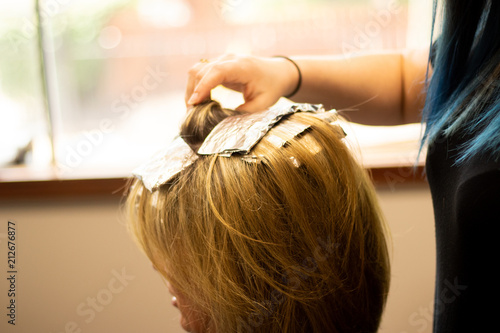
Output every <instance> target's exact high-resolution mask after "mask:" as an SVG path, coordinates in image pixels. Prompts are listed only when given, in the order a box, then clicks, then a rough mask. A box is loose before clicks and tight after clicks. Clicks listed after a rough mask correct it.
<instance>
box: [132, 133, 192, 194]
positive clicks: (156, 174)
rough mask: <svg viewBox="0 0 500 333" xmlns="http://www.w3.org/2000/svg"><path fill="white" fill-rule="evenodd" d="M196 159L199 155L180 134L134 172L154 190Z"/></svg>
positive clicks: (145, 185) (147, 186) (146, 185)
mask: <svg viewBox="0 0 500 333" xmlns="http://www.w3.org/2000/svg"><path fill="white" fill-rule="evenodd" d="M196 159H198V155H196V153H195V152H194V151H193V150H192V149H191V147H189V145H188V144H187V143H186V142H185V141H184V140H183V139H182V138H181V137H180V136H178V137H177V138H175V139H174V141H172V143H170V145H169V146H168V147H167V148H165V149H163V150H161V151H159V152H158V153H156V154H155V155H154V156H153V157H152V158H151V160H149V161H148V162H146V163H144V164H143V165H141V166H140V167H138V168H137V169H135V170H134V171H133V172H132V174H133V175H134V176H135V177H137V178H139V179H140V180H142V183H143V184H144V187H146V188H147V189H148V190H149V191H150V192H153V191H155V190H156V189H157V188H158V187H160V186H161V185H163V184H166V183H168V182H169V181H170V180H172V178H173V177H174V176H175V175H176V174H178V173H179V172H181V171H182V170H184V169H185V168H187V167H188V166H189V165H191V164H192V163H193V162H194V161H196Z"/></svg>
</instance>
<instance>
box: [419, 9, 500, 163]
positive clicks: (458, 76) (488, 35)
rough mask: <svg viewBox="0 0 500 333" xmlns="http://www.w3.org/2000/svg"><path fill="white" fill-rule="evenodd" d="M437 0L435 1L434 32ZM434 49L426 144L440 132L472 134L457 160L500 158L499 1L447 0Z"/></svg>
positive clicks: (425, 108) (459, 161)
mask: <svg viewBox="0 0 500 333" xmlns="http://www.w3.org/2000/svg"><path fill="white" fill-rule="evenodd" d="M437 2H438V0H434V10H433V30H432V31H433V34H434V22H435V21H436V11H437V10H436V8H437ZM443 15H444V16H443V26H442V31H441V34H440V36H439V37H438V39H437V42H436V47H435V48H432V49H433V50H434V51H435V52H434V54H433V59H434V61H433V74H432V78H431V80H430V83H429V85H428V89H427V98H426V103H425V107H424V111H423V119H422V120H423V122H426V123H427V126H426V129H425V132H424V135H423V138H422V146H423V145H425V144H432V143H433V142H434V141H435V140H436V139H437V138H438V137H439V136H440V135H441V134H443V135H444V136H445V137H447V136H450V135H452V134H453V135H463V136H464V137H466V138H467V137H468V138H471V139H469V140H467V141H466V142H465V144H464V145H463V146H461V147H460V148H459V149H460V152H459V157H458V159H457V163H462V162H464V161H466V160H467V159H469V158H471V157H473V156H477V155H481V156H486V157H488V158H493V159H494V160H498V159H499V157H500V1H491V0H448V1H445V3H444V7H443Z"/></svg>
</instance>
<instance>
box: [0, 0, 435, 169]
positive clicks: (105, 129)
mask: <svg viewBox="0 0 500 333" xmlns="http://www.w3.org/2000/svg"><path fill="white" fill-rule="evenodd" d="M36 3H37V1H28V0H9V1H3V2H2V3H1V4H0V22H1V23H0V48H1V50H2V57H1V58H0V126H1V127H0V129H1V131H0V142H1V145H2V149H1V151H0V164H1V166H3V167H5V166H14V165H27V166H31V167H35V168H38V167H51V165H52V157H51V156H52V153H51V151H52V149H53V152H54V154H53V156H54V157H53V160H54V162H55V166H56V169H57V170H58V171H59V173H61V174H63V175H65V176H67V177H71V175H73V174H77V173H78V172H80V171H81V170H88V169H94V170H100V171H99V172H101V173H103V174H110V175H111V174H120V175H121V174H124V173H125V174H128V173H129V172H130V170H131V169H132V168H133V167H134V166H136V165H137V164H138V163H140V162H141V161H143V160H144V159H145V158H147V157H148V156H150V155H151V154H152V153H153V152H154V151H156V150H158V149H159V148H160V147H162V146H164V145H165V143H166V142H168V141H170V139H171V138H172V137H173V136H174V135H175V134H176V133H177V132H178V124H179V121H180V119H181V118H182V116H183V112H184V88H185V85H186V80H187V75H186V73H187V70H188V69H189V68H190V67H191V66H192V65H193V64H194V63H195V62H197V61H198V60H199V59H200V58H214V57H217V56H219V55H221V54H223V53H225V52H237V53H252V54H256V55H276V54H286V55H297V54H311V55H313V54H314V55H319V54H343V55H346V56H347V55H348V54H352V53H358V52H363V51H367V50H371V49H396V48H404V47H425V46H427V45H428V43H429V36H430V33H429V31H430V14H431V10H430V6H429V3H430V1H417V0H409V1H398V0H338V1H332V0H252V1H247V0H209V1H206V0H127V1H125V0H108V1H98V0H40V1H39V4H38V7H36ZM35 8H38V13H39V16H40V27H41V32H42V36H43V38H42V40H41V43H39V40H40V39H39V34H38V28H37V27H38V23H37V19H36V18H37V15H36V14H35V13H36V11H35ZM422 27H427V28H429V29H426V28H425V29H423V28H422ZM42 55H43V57H42ZM42 60H43V61H42ZM43 73H45V76H44V75H43ZM215 94H216V95H215V96H216V97H218V98H219V99H222V100H223V103H224V105H225V106H236V105H238V104H239V102H240V100H241V96H238V95H236V94H231V93H229V92H227V91H226V90H217V91H216V92H215Z"/></svg>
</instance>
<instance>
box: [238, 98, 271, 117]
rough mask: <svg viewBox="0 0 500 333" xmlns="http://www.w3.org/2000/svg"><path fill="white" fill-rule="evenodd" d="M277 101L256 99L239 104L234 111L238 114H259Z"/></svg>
mask: <svg viewBox="0 0 500 333" xmlns="http://www.w3.org/2000/svg"><path fill="white" fill-rule="evenodd" d="M277 101H278V100H271V99H266V98H256V99H252V100H249V101H245V103H243V104H241V105H240V106H238V107H237V108H236V111H240V112H250V113H252V112H259V111H264V110H266V109H267V108H269V107H270V106H272V105H273V104H274V103H276V102H277Z"/></svg>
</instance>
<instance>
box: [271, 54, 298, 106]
mask: <svg viewBox="0 0 500 333" xmlns="http://www.w3.org/2000/svg"><path fill="white" fill-rule="evenodd" d="M274 58H281V59H282V60H283V63H284V65H286V66H287V67H286V68H287V70H286V72H287V73H289V74H288V75H286V78H287V80H286V82H287V84H286V85H285V86H286V89H285V91H284V93H283V97H285V98H291V97H293V96H294V95H295V94H296V93H297V92H298V91H299V90H300V87H301V85H302V73H301V71H300V67H299V65H298V64H297V63H296V62H295V61H293V60H292V59H290V58H288V57H286V56H281V55H277V56H274Z"/></svg>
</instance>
